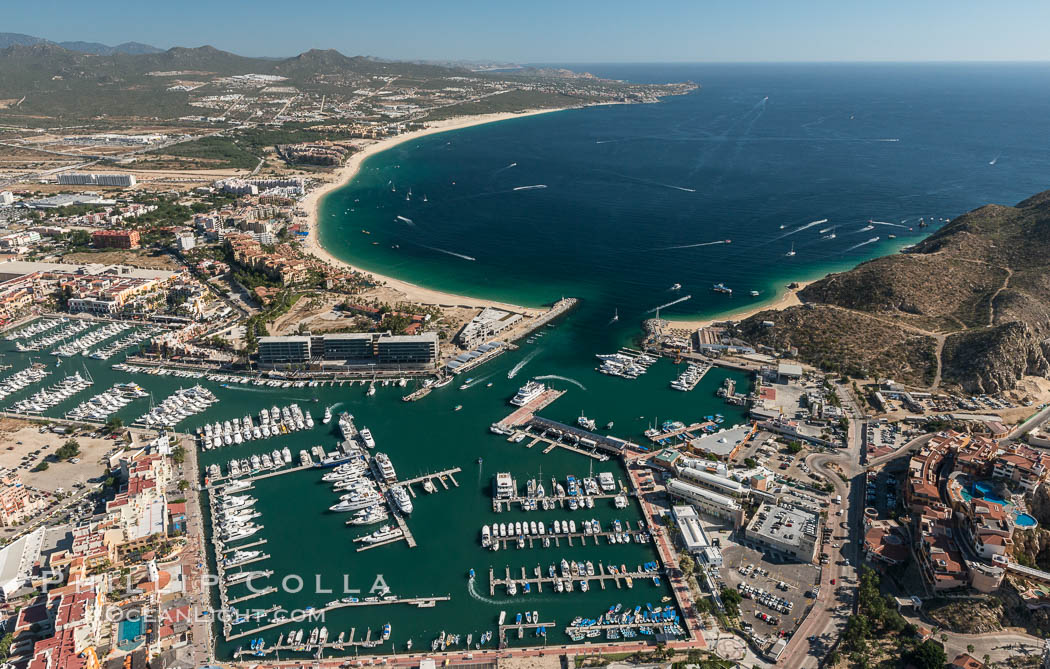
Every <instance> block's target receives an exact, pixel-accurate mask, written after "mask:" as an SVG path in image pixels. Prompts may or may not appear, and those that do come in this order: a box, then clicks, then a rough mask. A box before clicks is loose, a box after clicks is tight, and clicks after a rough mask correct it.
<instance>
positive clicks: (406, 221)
mask: <svg viewBox="0 0 1050 669" xmlns="http://www.w3.org/2000/svg"><path fill="white" fill-rule="evenodd" d="M397 220H399V221H401V222H403V223H408V224H409V225H411V226H412V227H415V226H416V224H415V223H413V222H412V219H411V218H409V217H407V216H398V217H397Z"/></svg>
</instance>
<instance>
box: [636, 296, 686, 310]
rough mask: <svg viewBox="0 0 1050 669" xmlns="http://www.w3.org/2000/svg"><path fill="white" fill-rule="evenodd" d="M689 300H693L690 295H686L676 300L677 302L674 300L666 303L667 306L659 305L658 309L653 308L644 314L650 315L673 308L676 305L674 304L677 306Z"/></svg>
mask: <svg viewBox="0 0 1050 669" xmlns="http://www.w3.org/2000/svg"><path fill="white" fill-rule="evenodd" d="M691 299H693V296H692V295H686V296H685V297H679V298H678V299H677V300H675V301H674V302H668V303H667V304H661V305H660V306H658V307H653V308H652V309H650V310H649V311H647V312H645V313H647V314H651V313H653V312H654V311H658V310H660V309H666V308H667V307H673V306H674V305H676V304H679V303H681V302H685V301H687V300H691Z"/></svg>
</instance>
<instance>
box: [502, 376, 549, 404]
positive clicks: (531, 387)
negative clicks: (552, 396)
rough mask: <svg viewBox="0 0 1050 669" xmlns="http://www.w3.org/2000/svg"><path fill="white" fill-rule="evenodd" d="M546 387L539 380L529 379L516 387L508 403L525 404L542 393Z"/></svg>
mask: <svg viewBox="0 0 1050 669" xmlns="http://www.w3.org/2000/svg"><path fill="white" fill-rule="evenodd" d="M546 389H547V386H545V385H544V384H542V383H540V382H539V381H529V382H528V383H526V384H525V385H523V386H522V387H521V388H518V392H517V394H516V395H514V397H512V398H511V400H510V403H511V404H513V405H514V406H519V407H520V406H525V405H526V404H528V403H529V402H531V401H532V400H534V399H536V398H537V397H539V396H540V395H542V394H543V391H545V390H546Z"/></svg>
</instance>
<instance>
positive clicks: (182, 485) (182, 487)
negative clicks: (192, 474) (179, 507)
mask: <svg viewBox="0 0 1050 669" xmlns="http://www.w3.org/2000/svg"><path fill="white" fill-rule="evenodd" d="M178 488H179V492H186V491H187V490H189V489H190V482H189V481H187V480H186V479H182V480H181V481H179V485H178Z"/></svg>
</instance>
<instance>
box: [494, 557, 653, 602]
mask: <svg viewBox="0 0 1050 669" xmlns="http://www.w3.org/2000/svg"><path fill="white" fill-rule="evenodd" d="M562 563H563V566H562V570H561V571H560V572H558V571H557V570H556V568H555V567H554V566H553V565H551V566H550V568H549V571H548V572H547V574H546V575H544V572H543V570H542V569H541V567H540V566H539V565H536V567H534V568H533V569H532V571H531V572H530V573H526V568H525V567H521V575H520V576H518V575H513V576H512V575H511V571H510V567H505V568H504V575H503V577H502V578H499V577H497V576H496V573H495V569H494V568H490V569H489V595H490V596H495V594H496V588H497V587H498V586H503V587H505V588H506V589H507V593H508V594H509V595H511V596H513V595H516V594H518V592H519V588H520V592H521V594H522V596H525V595H527V594H529V593H528V591H526V590H525V586H526V585H528V586H530V588H529V590H531V589H532V586H534V587H535V588H536V592H537V593H542V592H543V587H544V586H547V588H548V589H549V590H550V591H552V592H559V593H560V592H572V591H573V590H574V589H575V588H578V589H580V591H581V592H587V590H588V589H589V588H588V584H589V583H590V582H591V581H595V582H597V583H598V585H599V587H600V588H601V589H602V590H604V589H605V587H606V584H607V583H608V582H610V581H611V582H612V583H613V584H614V585H615V586H616V587H617V588H633V587H634V584H635V582H636V581H639V582H641V581H643V580H650V581H651V582H652V583H653V584H654V585H657V586H658V585H659V581H660V576H662V575H663V574H664V571H663V570H662V569H660V568H655V565H654V568H653V569H649V570H643V569H642V568H641V567H640V566H639V567H638V568H637V569H635V570H633V571H625V570H622V569H620V568H618V567H616V566H613V565H610V566H609V567H606V566H605V565H604V564H603V563H601V562H599V563H598V564H597V565H595V567H594V572H593V573H579V572H577V571H575V570H573V571H569V568H568V567H567V566H565V565H567V564H568V563H566V562H565V560H562ZM575 564H576V563H574V566H575Z"/></svg>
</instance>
